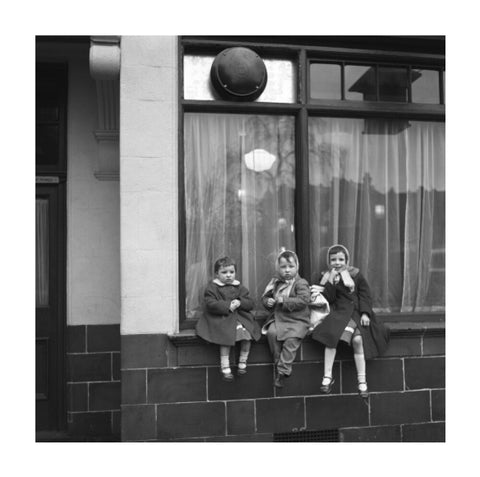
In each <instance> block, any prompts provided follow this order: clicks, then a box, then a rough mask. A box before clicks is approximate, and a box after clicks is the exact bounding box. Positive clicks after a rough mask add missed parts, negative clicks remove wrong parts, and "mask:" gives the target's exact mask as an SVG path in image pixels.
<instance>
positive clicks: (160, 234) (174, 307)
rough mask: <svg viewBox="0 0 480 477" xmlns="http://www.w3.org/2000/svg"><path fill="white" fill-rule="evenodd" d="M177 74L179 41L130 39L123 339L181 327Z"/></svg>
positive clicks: (123, 133)
mask: <svg viewBox="0 0 480 477" xmlns="http://www.w3.org/2000/svg"><path fill="white" fill-rule="evenodd" d="M177 70H178V68H177V38H176V37H172V36H125V37H122V39H121V68H120V171H121V173H120V197H121V199H120V203H121V207H120V222H121V226H120V234H121V303H122V313H121V333H122V335H129V334H154V333H171V332H174V331H177V329H178V299H179V298H178V285H177V282H178V210H177V208H178V205H177V204H178V200H177V196H178V177H177V174H178V171H177V162H178V151H177V149H178V148H177V141H178V120H177V116H178V99H177V98H178V95H177V74H178V72H177Z"/></svg>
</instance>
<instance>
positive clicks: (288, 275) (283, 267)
mask: <svg viewBox="0 0 480 477" xmlns="http://www.w3.org/2000/svg"><path fill="white" fill-rule="evenodd" d="M297 271H298V268H297V265H296V264H295V262H294V261H293V260H287V259H286V258H284V257H282V258H281V259H280V261H279V262H278V273H279V274H280V276H281V277H282V278H283V279H284V280H291V279H292V278H293V277H295V276H296V275H297Z"/></svg>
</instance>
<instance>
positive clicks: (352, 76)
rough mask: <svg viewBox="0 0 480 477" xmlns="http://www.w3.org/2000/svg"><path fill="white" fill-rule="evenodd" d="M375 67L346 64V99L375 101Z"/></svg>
mask: <svg viewBox="0 0 480 477" xmlns="http://www.w3.org/2000/svg"><path fill="white" fill-rule="evenodd" d="M376 91H377V88H376V80H375V68H373V67H370V66H357V65H346V66H345V99H350V100H356V101H364V100H365V101H375V100H376V99H377V96H376Z"/></svg>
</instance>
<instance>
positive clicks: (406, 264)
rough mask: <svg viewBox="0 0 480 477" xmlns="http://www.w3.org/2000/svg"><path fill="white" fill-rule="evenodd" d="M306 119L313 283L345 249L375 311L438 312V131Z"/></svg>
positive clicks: (441, 176)
mask: <svg viewBox="0 0 480 477" xmlns="http://www.w3.org/2000/svg"><path fill="white" fill-rule="evenodd" d="M409 126H410V127H408V128H406V129H401V128H397V127H392V124H391V122H390V121H384V122H382V121H381V120H377V121H376V122H375V123H372V124H371V126H370V131H369V134H365V133H364V128H365V123H364V120H362V119H339V118H328V119H327V118H317V117H315V118H313V117H312V118H310V119H309V127H308V129H309V151H310V156H309V172H310V229H311V239H310V243H311V256H312V263H313V270H314V271H315V270H316V272H317V273H316V275H314V277H313V278H314V280H317V279H318V276H319V272H320V271H321V270H324V269H325V267H326V263H325V254H326V250H327V248H328V246H329V245H331V244H332V243H342V244H345V245H346V246H347V248H349V250H350V251H351V254H352V257H351V262H352V264H353V265H354V266H357V267H359V268H360V270H363V271H364V273H365V274H366V276H367V279H368V281H369V283H370V285H371V287H372V292H373V298H374V306H375V308H376V309H377V310H378V311H400V312H415V311H440V310H444V306H445V267H444V254H445V125H444V124H443V123H436V122H417V121H410V125H409Z"/></svg>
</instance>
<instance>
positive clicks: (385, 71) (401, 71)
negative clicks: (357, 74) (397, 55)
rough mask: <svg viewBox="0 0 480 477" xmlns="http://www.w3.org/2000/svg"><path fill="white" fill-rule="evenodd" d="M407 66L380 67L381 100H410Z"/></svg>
mask: <svg viewBox="0 0 480 477" xmlns="http://www.w3.org/2000/svg"><path fill="white" fill-rule="evenodd" d="M407 73H408V72H407V69H406V68H389V67H386V66H380V67H379V68H378V83H379V100H380V101H399V102H403V103H404V102H406V101H407V100H408V74H407Z"/></svg>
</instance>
